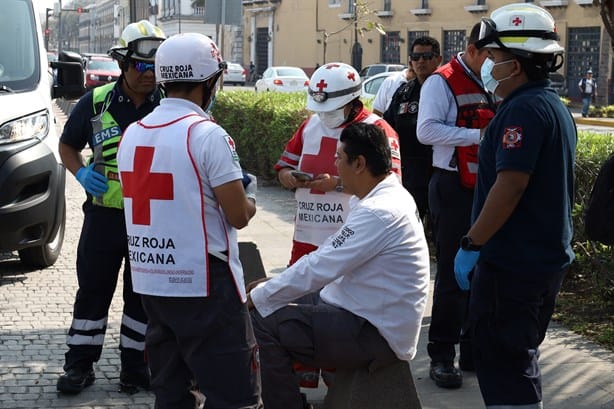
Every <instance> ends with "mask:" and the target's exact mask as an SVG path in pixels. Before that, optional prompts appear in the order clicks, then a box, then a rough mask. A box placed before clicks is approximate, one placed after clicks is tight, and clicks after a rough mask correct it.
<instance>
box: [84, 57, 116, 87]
mask: <svg viewBox="0 0 614 409" xmlns="http://www.w3.org/2000/svg"><path fill="white" fill-rule="evenodd" d="M84 57H85V87H86V88H87V89H92V88H95V87H97V86H99V85H104V84H107V83H109V82H113V81H117V79H118V78H119V75H120V74H121V70H120V69H119V66H118V65H117V61H115V60H114V59H112V58H111V57H109V56H107V55H104V54H100V55H96V54H89V55H88V54H86V55H84Z"/></svg>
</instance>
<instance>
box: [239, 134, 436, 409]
mask: <svg viewBox="0 0 614 409" xmlns="http://www.w3.org/2000/svg"><path fill="white" fill-rule="evenodd" d="M335 167H336V168H337V172H336V173H338V174H339V176H340V179H341V181H342V183H343V186H344V189H346V192H347V193H348V194H352V195H354V196H352V203H351V211H350V213H349V215H347V218H345V219H344V223H343V225H342V226H340V228H339V229H338V230H337V231H336V232H334V234H332V235H331V236H329V237H328V238H327V239H326V240H324V242H323V243H321V245H320V247H319V248H318V249H317V250H315V251H313V252H311V253H310V254H308V255H305V256H304V257H302V258H301V259H300V260H298V261H297V262H296V263H294V264H293V265H291V266H290V267H288V268H287V269H286V270H285V271H284V272H282V273H281V274H278V275H276V276H275V277H274V278H272V279H271V280H269V281H266V282H264V283H260V284H259V285H258V286H257V287H256V288H253V289H252V290H251V291H250V293H249V298H248V304H250V303H251V306H253V307H255V309H253V310H252V319H253V322H254V332H255V333H256V339H257V340H258V345H259V346H260V357H261V364H262V388H263V390H262V396H263V399H264V404H265V408H266V409H304V408H306V407H307V406H306V405H305V402H304V401H303V399H301V396H300V390H299V387H298V386H299V385H298V383H297V381H296V379H295V375H294V373H293V365H292V364H293V362H295V361H299V362H301V363H303V364H305V365H307V366H311V367H322V368H344V369H353V368H367V367H368V368H369V370H370V371H373V370H376V369H377V368H381V367H384V366H387V365H390V364H392V363H395V362H398V360H403V361H410V360H411V359H412V358H413V357H414V356H415V353H416V345H417V342H418V335H419V333H420V326H421V324H422V316H423V314H424V309H425V306H426V298H427V293H428V281H429V254H428V245H427V242H426V239H425V237H424V229H423V228H422V223H421V222H420V220H419V219H418V216H417V212H416V204H415V202H414V201H413V199H412V197H411V196H410V195H409V193H408V192H407V191H406V190H405V189H404V188H403V187H402V186H401V184H400V183H399V179H398V177H397V176H396V175H394V174H393V172H392V160H391V152H390V137H389V136H387V135H386V134H385V133H384V131H383V129H382V128H380V127H378V126H377V125H374V124H369V123H357V122H354V123H352V124H351V125H349V126H347V127H344V129H343V131H342V132H341V136H340V138H339V143H338V145H337V148H336V160H335ZM320 290H321V291H320ZM306 295H307V296H309V295H311V297H309V298H306V297H304V296H306ZM297 299H298V300H297ZM407 386H408V387H409V388H411V389H412V390H411V392H410V393H412V394H413V395H414V399H412V400H410V401H408V402H406V403H407V407H408V408H412V409H417V408H420V407H421V406H420V400H419V398H418V396H417V393H416V391H415V387H414V385H413V384H411V385H407Z"/></svg>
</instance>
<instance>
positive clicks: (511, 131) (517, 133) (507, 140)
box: [503, 126, 522, 149]
mask: <svg viewBox="0 0 614 409" xmlns="http://www.w3.org/2000/svg"><path fill="white" fill-rule="evenodd" d="M521 146H522V128H521V127H520V126H512V127H509V128H505V131H504V132H503V149H516V148H520V147H521Z"/></svg>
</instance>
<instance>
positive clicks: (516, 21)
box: [512, 16, 524, 27]
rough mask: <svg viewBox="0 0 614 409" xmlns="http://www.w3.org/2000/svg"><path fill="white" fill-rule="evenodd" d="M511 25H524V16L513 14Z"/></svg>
mask: <svg viewBox="0 0 614 409" xmlns="http://www.w3.org/2000/svg"><path fill="white" fill-rule="evenodd" d="M512 25H514V27H522V26H524V18H523V17H522V16H513V17H512Z"/></svg>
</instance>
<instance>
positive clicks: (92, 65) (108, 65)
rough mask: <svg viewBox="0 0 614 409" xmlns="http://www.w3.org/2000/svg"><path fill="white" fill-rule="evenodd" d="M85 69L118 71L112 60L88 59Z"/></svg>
mask: <svg viewBox="0 0 614 409" xmlns="http://www.w3.org/2000/svg"><path fill="white" fill-rule="evenodd" d="M87 69H88V70H96V71H119V67H118V66H117V63H116V62H115V61H114V60H90V61H89V62H88V63H87Z"/></svg>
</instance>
